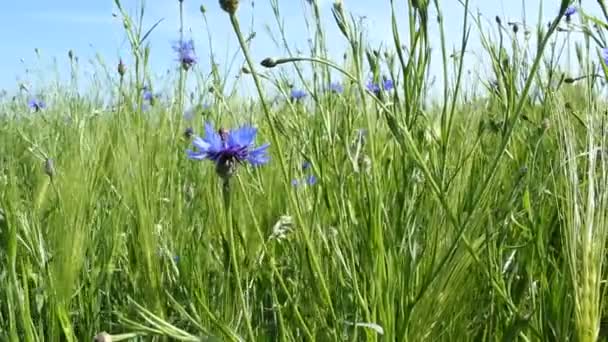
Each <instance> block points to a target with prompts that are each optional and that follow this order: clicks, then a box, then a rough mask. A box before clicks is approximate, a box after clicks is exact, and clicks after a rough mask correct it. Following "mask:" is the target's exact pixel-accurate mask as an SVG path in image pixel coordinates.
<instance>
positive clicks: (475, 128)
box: [0, 1, 608, 341]
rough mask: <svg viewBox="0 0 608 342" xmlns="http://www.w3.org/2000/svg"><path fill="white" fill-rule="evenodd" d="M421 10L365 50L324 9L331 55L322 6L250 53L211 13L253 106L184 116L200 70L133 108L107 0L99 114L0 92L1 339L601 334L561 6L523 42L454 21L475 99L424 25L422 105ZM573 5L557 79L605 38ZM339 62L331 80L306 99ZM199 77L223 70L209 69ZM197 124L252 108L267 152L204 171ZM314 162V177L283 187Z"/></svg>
mask: <svg viewBox="0 0 608 342" xmlns="http://www.w3.org/2000/svg"><path fill="white" fill-rule="evenodd" d="M220 2H221V1H220ZM237 3H238V2H237ZM117 4H118V5H120V3H119V2H118V1H117ZM272 4H273V6H275V13H276V15H277V21H278V22H279V21H280V20H281V19H280V11H279V7H278V6H279V5H278V2H276V1H272ZM177 5H178V2H177V1H176V6H177ZM216 5H217V4H210V5H209V6H216ZM463 5H465V6H468V5H467V3H466V2H465V3H464V4H463ZM566 5H567V1H562V7H561V11H560V13H559V14H558V16H557V17H556V18H557V19H560V18H561V15H562V14H563V13H564V11H565V8H566ZM241 6H244V4H241ZM434 6H435V3H434V2H433V3H429V2H427V1H410V3H409V7H408V9H409V14H408V17H409V18H410V21H411V23H412V24H411V25H409V26H408V25H399V24H398V23H397V20H396V16H395V14H394V13H393V16H392V18H393V21H394V26H395V31H394V33H393V37H392V43H394V44H395V46H397V47H398V48H394V47H387V48H385V51H379V52H377V53H376V52H375V51H373V50H371V49H370V50H368V49H367V46H366V44H365V41H364V40H363V38H362V37H363V34H362V33H361V28H360V27H358V24H357V22H356V21H353V20H350V19H349V14H348V11H347V9H346V8H345V7H344V5H340V4H339V3H337V4H336V5H335V6H334V7H333V12H334V17H335V19H336V23H335V24H337V25H338V27H339V28H340V30H341V31H342V33H343V35H344V39H346V41H347V42H348V51H346V55H347V58H346V60H345V61H344V63H336V62H330V61H328V59H327V55H326V49H325V46H326V45H327V44H329V42H327V41H325V37H324V36H323V33H322V32H323V27H324V25H333V24H334V23H322V22H321V20H320V19H319V18H320V14H319V8H318V7H317V6H316V5H315V4H313V12H312V13H313V18H310V19H311V20H310V25H311V30H314V32H316V39H315V40H314V42H315V43H316V44H315V45H314V48H313V49H311V53H312V55H311V56H309V57H308V58H302V57H301V56H300V57H296V56H294V55H292V54H291V53H290V52H289V51H288V50H287V47H288V46H285V48H286V54H287V56H286V57H285V58H279V57H275V58H274V60H273V61H271V62H275V63H270V64H271V65H269V66H271V67H272V68H270V69H267V68H264V67H261V66H260V65H259V64H258V62H259V61H253V60H251V59H250V58H249V51H248V50H249V49H254V48H255V44H253V45H252V46H249V45H248V44H249V43H248V41H247V39H245V38H244V36H243V35H244V33H242V32H241V27H240V25H239V21H238V16H234V17H233V16H231V15H230V14H228V15H227V17H226V20H231V19H232V23H233V25H234V28H235V34H236V35H237V36H238V37H239V38H240V41H241V51H240V54H239V57H238V58H236V59H235V60H239V61H241V62H242V63H243V64H242V66H243V67H245V68H246V69H247V70H246V71H247V72H245V73H243V74H242V77H249V78H254V80H255V83H256V84H257V85H258V86H259V87H256V89H257V90H258V91H259V95H260V97H259V101H258V102H256V103H253V104H251V103H247V102H245V101H242V100H240V99H239V98H238V96H223V95H222V92H221V91H215V92H213V93H212V94H210V95H207V96H211V97H212V99H213V105H212V106H211V108H210V109H209V110H205V111H202V112H201V111H198V112H196V116H195V118H194V119H193V120H192V121H187V120H185V119H183V118H182V112H183V109H184V108H185V107H187V105H186V104H185V97H186V96H185V95H186V93H185V92H186V90H185V87H186V84H188V82H187V81H188V78H190V79H191V80H192V79H196V80H197V82H202V79H203V77H202V76H201V75H200V74H198V73H199V71H198V70H197V69H194V70H188V71H186V70H183V69H181V68H180V71H179V72H177V71H176V73H179V79H178V80H177V81H176V82H175V85H174V88H175V92H174V93H175V95H174V96H172V99H173V100H175V101H173V102H169V101H165V100H158V101H156V102H155V103H154V104H153V105H151V106H150V107H149V109H148V110H146V111H141V110H133V108H140V107H141V106H140V104H141V103H142V99H141V94H140V93H141V92H140V91H139V90H137V89H140V88H141V87H142V84H144V83H148V76H147V74H148V71H147V66H146V65H147V53H146V49H148V48H149V46H147V45H145V37H144V36H146V35H147V34H146V29H145V28H140V27H139V26H137V25H135V24H134V23H137V22H138V18H137V17H133V18H132V17H130V16H128V14H127V13H126V12H124V11H122V8H121V15H122V16H123V18H124V19H125V22H126V23H127V24H126V32H127V36H128V37H129V40H130V42H131V45H132V48H133V58H134V60H135V61H136V63H134V64H133V65H129V66H128V73H127V74H126V75H125V76H124V77H119V75H118V74H114V73H113V70H114V69H110V68H108V70H112V71H109V72H108V75H107V76H108V78H109V79H111V80H112V82H108V84H107V85H105V86H106V88H105V90H107V91H108V92H110V93H111V94H113V98H114V103H115V106H114V107H115V108H114V110H110V109H99V108H100V106H99V104H98V103H97V101H96V100H95V99H97V97H96V96H95V94H93V95H91V97H90V98H87V97H84V98H83V97H78V96H76V95H74V92H73V91H71V90H70V86H69V85H66V86H65V87H64V88H60V89H57V88H55V89H54V90H49V92H47V96H48V97H50V98H51V100H52V101H50V102H51V103H52V106H49V107H48V108H45V109H44V110H42V111H40V112H37V113H27V112H26V111H27V109H26V101H27V98H26V96H25V95H20V96H18V97H16V98H15V99H14V100H4V101H3V102H2V103H1V104H0V113H1V115H0V340H2V341H5V340H6V341H86V340H91V339H92V338H93V337H94V336H96V335H97V334H98V333H101V332H107V333H108V334H110V335H112V337H111V338H112V340H114V341H118V340H146V341H148V340H159V341H160V340H167V341H169V340H183V341H223V340H252V339H255V340H260V341H274V340H280V341H284V340H285V341H287V340H293V341H302V340H318V341H333V340H348V341H479V340H483V341H494V340H496V341H513V340H518V341H519V340H521V341H595V340H598V339H602V338H606V337H605V336H606V335H607V334H606V331H604V330H603V329H601V326H602V322H603V321H604V320H605V319H606V315H605V308H606V306H605V304H604V296H605V292H604V290H605V286H604V282H605V279H606V265H605V263H604V256H605V253H606V250H605V247H606V241H607V234H608V189H607V188H606V184H607V181H608V152H607V151H608V150H607V148H608V147H607V146H608V142H607V141H606V139H608V133H607V132H608V131H607V127H606V123H605V120H606V114H605V112H604V109H603V108H604V107H605V101H603V100H602V96H601V88H600V86H601V85H600V83H599V80H598V79H596V78H583V79H581V80H578V81H577V82H575V83H572V84H571V83H570V82H563V81H564V77H565V76H568V75H567V74H566V75H565V74H563V73H562V72H563V71H562V69H561V68H560V67H559V64H558V61H557V60H555V59H552V58H551V56H554V55H556V54H558V53H559V52H560V51H559V50H557V49H558V48H559V44H553V43H554V42H560V41H561V39H563V36H560V35H557V34H556V29H557V27H558V26H559V27H563V25H564V23H563V22H559V20H556V21H554V25H553V26H551V27H549V28H546V26H538V27H537V31H536V32H533V34H538V42H537V44H536V45H533V44H532V43H531V42H527V43H525V44H528V45H525V44H524V45H521V44H522V43H521V41H520V40H517V39H513V37H514V36H513V35H514V33H512V32H511V31H509V30H508V27H506V26H505V27H503V28H502V29H500V28H497V27H494V28H492V29H488V28H487V27H485V28H484V26H483V25H482V24H481V22H480V21H478V19H477V18H476V17H472V16H468V17H466V18H467V19H466V20H464V17H463V23H464V25H463V27H464V29H463V32H462V33H463V35H462V44H461V47H460V48H461V51H463V50H465V49H466V48H467V46H468V44H470V42H469V35H468V32H469V31H468V29H469V28H470V29H472V30H478V32H479V33H480V34H481V36H482V39H483V42H482V43H483V46H484V49H485V50H484V51H483V53H484V54H485V56H486V58H487V61H488V63H489V64H490V65H492V66H493V68H494V72H495V74H494V75H493V77H494V79H495V80H496V87H495V88H492V86H491V85H490V80H487V81H488V84H489V90H492V91H487V92H484V93H483V94H482V95H477V96H473V98H471V97H470V96H471V94H470V93H469V92H466V91H465V89H468V87H471V86H475V85H470V84H465V80H464V77H463V73H464V70H463V67H462V64H459V63H462V58H460V59H456V60H450V59H449V58H448V57H447V55H448V53H447V50H446V48H445V43H444V42H443V41H442V40H441V41H440V43H441V44H440V45H439V46H440V48H441V49H442V51H443V52H444V53H443V56H444V57H443V61H440V62H442V63H443V65H445V70H444V75H443V76H444V77H445V78H446V79H448V82H446V83H445V92H444V93H443V96H442V97H441V101H440V102H438V103H428V101H426V100H427V96H428V94H429V90H428V86H429V80H428V78H427V76H426V73H427V71H428V69H429V67H430V60H429V56H430V52H429V51H430V50H429V49H430V46H431V45H433V44H436V43H437V41H436V40H435V38H434V37H430V34H429V33H428V29H429V27H430V25H436V22H435V21H434V19H433V20H430V18H429V15H430V13H431V12H433V13H435V12H434V11H439V13H440V15H441V11H440V9H441V6H439V7H437V8H435V7H434ZM468 10H471V9H470V8H464V7H463V14H464V13H465V12H466V11H468ZM237 13H238V12H237ZM202 15H203V18H205V17H204V16H205V13H204V12H203V13H202ZM389 15H390V13H387V17H388V16H389ZM578 15H580V22H579V23H577V24H576V25H581V27H586V28H587V31H586V35H585V40H584V41H583V43H580V44H577V45H576V46H575V47H576V49H577V58H578V63H579V65H580V68H579V69H580V71H577V72H576V73H580V74H586V75H590V74H592V72H589V71H590V70H596V68H597V66H598V65H601V66H604V67H605V64H603V63H599V62H597V61H598V58H597V50H596V48H598V47H599V48H601V47H603V46H605V44H602V43H603V35H602V34H601V33H602V31H601V28H598V29H597V30H593V29H592V26H591V22H592V21H593V20H600V19H592V18H590V17H586V16H585V15H584V14H582V13H579V14H578ZM427 18H429V19H428V20H427ZM431 21H432V23H431ZM471 23H472V24H471ZM406 24H407V23H406ZM399 26H403V27H401V28H400V29H399V30H397V28H399ZM404 29H405V31H404ZM442 30H443V29H442V27H440V31H442ZM279 31H280V32H281V33H280V34H282V35H284V33H283V32H282V30H279ZM397 32H399V34H401V35H402V36H399V34H397ZM491 32H494V34H491ZM151 34H153V31H152V33H151ZM520 34H521V32H520ZM492 37H494V38H492ZM210 39H211V37H210ZM277 40H278V41H283V42H284V43H285V44H287V42H288V40H287V38H286V37H284V36H283V37H279V38H278V39H277ZM405 42H407V46H408V51H407V53H406V52H405V51H404V50H402V49H401V48H400V47H401V45H402V44H404V43H405ZM594 44H597V46H595V45H594ZM537 48H538V50H537ZM537 52H538V54H537ZM241 56H242V57H243V58H241ZM269 57H270V56H269ZM239 58H241V59H239ZM463 58H464V57H463ZM199 62H200V63H204V60H202V59H201V61H199ZM267 62H268V61H267ZM210 63H213V60H211V61H210ZM435 63H437V61H435ZM265 64H268V63H265ZM274 64H276V65H274ZM305 66H306V67H311V68H312V70H313V73H312V74H310V73H307V71H306V68H304V67H305ZM177 67H178V66H177ZM177 67H176V70H177ZM289 68H295V69H289ZM288 69H289V70H295V71H296V72H295V73H293V74H290V73H289V72H288ZM579 69H577V70H579ZM368 71H371V72H372V73H373V74H374V77H375V78H376V81H378V80H379V79H380V78H379V77H380V75H382V74H390V75H391V76H390V78H391V79H393V80H395V85H396V91H393V92H384V93H381V94H380V95H379V96H375V95H373V94H372V93H370V92H368V91H367V90H366V88H365V81H366V80H367V79H366V75H367V74H368V73H367V72H368ZM336 72H337V73H338V74H339V75H341V76H340V77H341V79H342V82H343V84H344V85H345V91H344V93H342V94H332V93H328V92H325V91H324V90H323V89H325V88H326V87H327V84H329V81H330V79H329V77H330V75H334V77H335V75H336V74H335V73H336ZM294 74H295V75H296V77H302V79H301V80H302V81H304V82H305V84H306V87H307V90H308V92H309V96H308V98H307V99H306V100H305V101H303V102H289V101H286V99H281V100H280V101H279V103H278V104H274V105H273V104H271V103H270V100H269V98H270V95H268V94H269V93H271V92H276V91H277V90H279V91H280V92H282V94H283V95H284V97H288V94H289V89H288V88H286V87H285V86H284V84H285V83H286V82H287V81H288V80H289V78H290V77H292V78H293V76H294ZM562 75H565V76H563V77H562ZM313 76H314V77H313ZM570 76H574V75H570ZM342 77H343V78H342ZM600 78H604V76H600ZM334 80H335V78H334ZM209 82H210V83H211V84H212V85H213V87H214V88H215V89H222V90H225V89H224V88H225V87H226V84H227V82H226V79H225V78H223V77H222V76H221V75H220V74H219V72H218V71H217V70H215V73H214V75H212V76H211V78H210V79H209ZM477 86H479V84H477ZM205 88H208V87H205ZM536 91H540V94H541V95H542V96H541V98H540V99H533V97H532V94H533V93H534V92H536ZM465 98H468V99H465ZM66 116H67V117H69V120H66ZM204 121H210V122H213V123H215V124H216V127H218V126H221V127H228V128H230V129H233V128H236V127H237V126H240V125H242V124H246V123H252V124H254V125H255V126H256V127H258V129H259V131H258V137H257V140H258V143H262V142H265V141H268V142H271V147H270V154H271V161H270V163H269V164H268V165H264V166H262V167H258V168H253V167H250V166H247V165H242V166H240V167H239V168H238V171H237V173H236V175H234V176H233V177H232V178H231V179H230V183H229V184H230V186H229V188H228V189H226V188H224V187H223V184H222V181H221V178H220V177H218V175H217V174H216V172H215V167H214V165H213V164H212V163H211V162H197V161H193V160H189V159H187V157H186V153H185V150H186V149H188V148H190V146H191V140H190V138H188V137H186V136H184V134H183V130H184V129H185V128H186V127H188V126H189V125H192V127H193V128H194V131H195V133H196V134H202V132H203V122H204ZM362 128H363V129H366V130H367V135H366V137H365V139H363V140H362V139H358V133H357V132H358V129H362ZM47 158H52V160H53V170H49V169H48V167H45V160H46V159H47ZM304 161H309V162H310V163H311V164H312V166H311V169H309V170H304V171H303V170H302V167H301V166H302V163H303V162H304ZM310 174H314V175H315V176H316V177H317V183H316V184H314V185H311V186H298V187H294V186H292V184H291V180H292V179H296V178H297V179H302V178H305V177H307V176H308V175H310ZM228 197H229V198H228ZM99 336H100V335H99ZM602 336H603V337H602ZM98 340H100V341H101V340H102V339H101V338H100V337H99V338H98Z"/></svg>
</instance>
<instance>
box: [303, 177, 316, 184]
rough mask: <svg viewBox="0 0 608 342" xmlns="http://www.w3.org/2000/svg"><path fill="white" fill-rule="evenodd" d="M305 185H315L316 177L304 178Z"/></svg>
mask: <svg viewBox="0 0 608 342" xmlns="http://www.w3.org/2000/svg"><path fill="white" fill-rule="evenodd" d="M306 183H308V185H314V184H316V183H317V177H315V175H310V176H308V177H307V178H306Z"/></svg>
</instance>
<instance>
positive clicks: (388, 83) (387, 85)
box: [383, 79, 395, 91]
mask: <svg viewBox="0 0 608 342" xmlns="http://www.w3.org/2000/svg"><path fill="white" fill-rule="evenodd" d="M383 86H384V91H391V90H393V89H394V88H395V85H394V84H393V80H391V79H387V80H384V83H383Z"/></svg>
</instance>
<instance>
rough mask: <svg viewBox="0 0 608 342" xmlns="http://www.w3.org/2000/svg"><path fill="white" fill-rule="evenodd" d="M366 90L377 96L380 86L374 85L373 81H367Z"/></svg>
mask: <svg viewBox="0 0 608 342" xmlns="http://www.w3.org/2000/svg"><path fill="white" fill-rule="evenodd" d="M367 90H369V91H371V92H372V93H374V94H376V95H378V93H380V86H379V85H378V84H376V83H374V82H373V81H369V82H368V83H367Z"/></svg>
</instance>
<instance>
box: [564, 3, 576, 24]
mask: <svg viewBox="0 0 608 342" xmlns="http://www.w3.org/2000/svg"><path fill="white" fill-rule="evenodd" d="M574 14H576V7H574V6H568V8H567V9H566V12H565V13H564V16H565V17H566V22H570V20H571V19H572V16H573V15H574Z"/></svg>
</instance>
